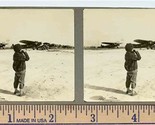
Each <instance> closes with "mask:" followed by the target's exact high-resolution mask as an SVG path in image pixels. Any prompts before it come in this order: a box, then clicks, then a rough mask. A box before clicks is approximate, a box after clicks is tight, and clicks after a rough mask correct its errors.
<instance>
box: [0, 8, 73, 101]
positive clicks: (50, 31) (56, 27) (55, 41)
mask: <svg viewBox="0 0 155 125" xmlns="http://www.w3.org/2000/svg"><path fill="white" fill-rule="evenodd" d="M0 64H1V68H0V86H1V87H0V101H73V100H74V11H73V10H72V9H53V8H51V9H50V8H35V9H34V8H32V9H31V8H1V9H0Z"/></svg>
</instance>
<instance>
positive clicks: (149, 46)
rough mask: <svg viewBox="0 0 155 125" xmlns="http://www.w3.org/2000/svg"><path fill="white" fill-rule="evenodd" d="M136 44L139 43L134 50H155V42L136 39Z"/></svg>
mask: <svg viewBox="0 0 155 125" xmlns="http://www.w3.org/2000/svg"><path fill="white" fill-rule="evenodd" d="M134 42H136V43H138V44H133V46H134V48H147V49H155V41H152V40H142V39H135V40H134Z"/></svg>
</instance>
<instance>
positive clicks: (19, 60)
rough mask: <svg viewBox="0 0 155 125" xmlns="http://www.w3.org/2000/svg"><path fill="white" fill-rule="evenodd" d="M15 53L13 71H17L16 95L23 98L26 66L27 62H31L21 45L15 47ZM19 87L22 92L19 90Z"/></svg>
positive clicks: (15, 79) (15, 81)
mask: <svg viewBox="0 0 155 125" xmlns="http://www.w3.org/2000/svg"><path fill="white" fill-rule="evenodd" d="M13 49H14V51H15V53H14V55H13V61H14V62H13V69H14V71H15V78H14V89H15V91H14V94H16V95H18V96H22V95H23V94H24V93H23V88H24V80H25V72H26V64H25V61H28V60H29V55H28V54H27V52H25V51H23V50H22V47H21V45H20V44H16V45H14V46H13ZM18 86H19V88H20V91H19V90H18Z"/></svg>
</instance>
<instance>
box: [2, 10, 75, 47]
mask: <svg viewBox="0 0 155 125" xmlns="http://www.w3.org/2000/svg"><path fill="white" fill-rule="evenodd" d="M73 14H74V11H73V10H72V9H66V10H65V9H0V42H9V43H11V44H12V43H18V41H19V40H23V39H25V40H34V41H41V42H50V43H56V44H65V45H74V15H73Z"/></svg>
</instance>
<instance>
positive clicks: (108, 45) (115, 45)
mask: <svg viewBox="0 0 155 125" xmlns="http://www.w3.org/2000/svg"><path fill="white" fill-rule="evenodd" d="M120 44H121V43H118V42H115V43H111V42H102V43H101V47H102V48H118V47H119V46H120Z"/></svg>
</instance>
